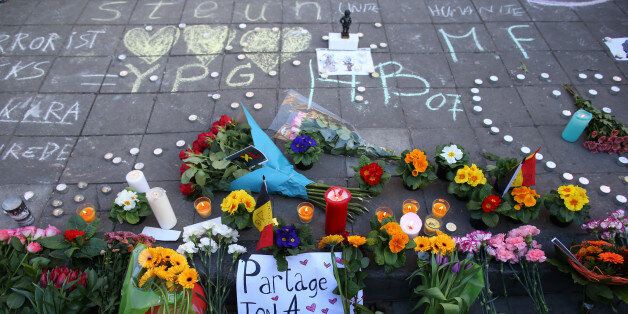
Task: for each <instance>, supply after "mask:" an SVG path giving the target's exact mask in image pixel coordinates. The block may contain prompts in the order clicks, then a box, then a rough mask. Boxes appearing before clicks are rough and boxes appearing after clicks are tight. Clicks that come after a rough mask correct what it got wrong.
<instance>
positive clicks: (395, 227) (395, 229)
mask: <svg viewBox="0 0 628 314" xmlns="http://www.w3.org/2000/svg"><path fill="white" fill-rule="evenodd" d="M381 230H386V233H388V235H394V234H395V233H399V232H403V230H401V226H400V225H399V224H398V223H396V222H394V221H391V222H389V223H387V224H385V225H383V226H382V228H381Z"/></svg>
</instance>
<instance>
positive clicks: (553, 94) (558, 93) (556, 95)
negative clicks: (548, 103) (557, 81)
mask: <svg viewBox="0 0 628 314" xmlns="http://www.w3.org/2000/svg"><path fill="white" fill-rule="evenodd" d="M560 95H562V93H561V92H560V91H559V90H557V89H555V90H553V91H552V96H554V98H558V97H560Z"/></svg>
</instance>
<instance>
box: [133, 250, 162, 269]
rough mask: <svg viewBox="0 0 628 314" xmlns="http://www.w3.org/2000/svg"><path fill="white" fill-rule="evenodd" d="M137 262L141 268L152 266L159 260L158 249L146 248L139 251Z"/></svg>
mask: <svg viewBox="0 0 628 314" xmlns="http://www.w3.org/2000/svg"><path fill="white" fill-rule="evenodd" d="M137 262H138V263H139V264H140V266H142V267H143V268H152V267H155V266H156V265H157V264H159V263H160V262H161V256H160V255H159V251H158V250H156V249H154V248H147V249H144V250H142V252H140V255H139V256H138V257H137Z"/></svg>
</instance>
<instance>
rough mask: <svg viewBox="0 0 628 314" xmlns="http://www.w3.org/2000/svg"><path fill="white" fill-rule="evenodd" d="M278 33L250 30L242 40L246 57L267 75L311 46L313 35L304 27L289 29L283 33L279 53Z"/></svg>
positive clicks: (261, 29)
mask: <svg viewBox="0 0 628 314" xmlns="http://www.w3.org/2000/svg"><path fill="white" fill-rule="evenodd" d="M279 38H280V34H279V32H278V31H274V30H272V29H269V28H259V29H257V30H250V31H248V32H246V33H244V34H243V35H242V37H241V38H240V45H242V47H244V48H243V50H244V52H246V57H247V58H249V59H251V61H253V62H254V63H255V64H257V66H258V67H259V68H260V69H262V71H264V72H265V73H268V72H270V71H273V70H274V69H276V68H277V66H278V65H279V60H280V58H281V60H282V62H285V61H288V60H290V59H292V58H294V57H295V56H296V54H297V53H299V52H301V51H303V50H305V49H307V47H309V46H310V40H311V39H312V34H310V32H309V31H308V30H307V29H305V28H303V27H287V28H284V29H283V31H282V33H281V38H283V39H282V48H281V53H279V52H278V51H279Z"/></svg>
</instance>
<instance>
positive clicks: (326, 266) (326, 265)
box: [323, 262, 331, 268]
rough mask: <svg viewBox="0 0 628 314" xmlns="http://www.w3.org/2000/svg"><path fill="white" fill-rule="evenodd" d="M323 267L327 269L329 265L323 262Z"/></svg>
mask: <svg viewBox="0 0 628 314" xmlns="http://www.w3.org/2000/svg"><path fill="white" fill-rule="evenodd" d="M323 265H325V268H329V266H331V263H325V262H323Z"/></svg>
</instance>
